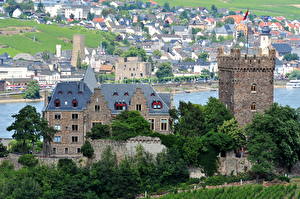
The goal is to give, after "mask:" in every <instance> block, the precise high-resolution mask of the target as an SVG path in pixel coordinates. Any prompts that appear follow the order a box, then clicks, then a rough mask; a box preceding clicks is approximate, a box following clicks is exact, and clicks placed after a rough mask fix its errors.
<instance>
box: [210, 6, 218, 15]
mask: <svg viewBox="0 0 300 199" xmlns="http://www.w3.org/2000/svg"><path fill="white" fill-rule="evenodd" d="M210 10H211V12H212V13H213V14H216V13H218V8H217V7H216V6H215V5H212V6H211V8H210Z"/></svg>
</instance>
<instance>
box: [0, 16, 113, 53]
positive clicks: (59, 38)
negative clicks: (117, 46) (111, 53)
mask: <svg viewBox="0 0 300 199" xmlns="http://www.w3.org/2000/svg"><path fill="white" fill-rule="evenodd" d="M20 26H25V27H34V28H35V29H36V32H26V33H20V34H14V35H9V36H8V35H0V45H1V46H4V48H0V53H3V52H7V53H9V54H10V55H11V56H14V55H16V54H18V53H30V54H35V53H37V52H43V51H50V52H55V45H56V44H61V45H62V49H63V50H65V49H71V48H72V42H71V40H72V37H73V35H74V34H83V35H85V36H86V39H85V43H86V46H87V47H97V46H99V44H100V42H101V41H103V40H109V41H114V40H115V36H114V34H112V33H107V32H102V31H92V30H87V29H85V28H82V27H61V26H58V25H45V24H37V23H35V22H33V21H25V20H16V19H0V28H1V29H2V28H7V27H10V28H8V29H13V27H20ZM11 27H12V28H11ZM34 38H35V40H34Z"/></svg>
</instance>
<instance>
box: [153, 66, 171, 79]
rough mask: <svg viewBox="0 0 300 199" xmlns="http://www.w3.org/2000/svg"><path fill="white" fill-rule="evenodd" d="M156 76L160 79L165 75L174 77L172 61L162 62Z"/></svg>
mask: <svg viewBox="0 0 300 199" xmlns="http://www.w3.org/2000/svg"><path fill="white" fill-rule="evenodd" d="M156 77H157V78H159V79H161V78H164V77H173V71H172V66H171V63H170V62H164V63H162V64H161V65H160V66H159V68H158V70H157V72H156Z"/></svg>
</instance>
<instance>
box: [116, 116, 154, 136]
mask: <svg viewBox="0 0 300 199" xmlns="http://www.w3.org/2000/svg"><path fill="white" fill-rule="evenodd" d="M111 126H112V136H113V137H114V138H115V139H119V140H126V139H127V138H130V137H135V136H138V135H143V134H149V133H150V132H151V130H150V124H149V122H148V121H147V120H145V118H144V117H143V116H142V115H141V114H140V112H138V111H122V112H121V113H120V114H119V115H117V117H116V118H115V119H114V120H113V121H112V124H111Z"/></svg>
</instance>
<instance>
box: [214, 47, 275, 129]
mask: <svg viewBox="0 0 300 199" xmlns="http://www.w3.org/2000/svg"><path fill="white" fill-rule="evenodd" d="M218 52H219V55H218V68H219V98H220V100H221V101H222V102H223V103H224V104H225V105H226V106H227V107H228V108H229V109H230V110H231V112H232V113H233V114H234V116H235V118H236V119H237V121H238V122H239V124H240V125H241V126H244V125H245V124H247V123H249V122H251V120H252V117H253V115H254V114H255V113H256V112H263V111H264V110H266V109H267V108H268V107H270V106H271V105H272V103H273V95H274V94H273V74H274V69H275V50H274V49H269V51H268V53H267V55H263V54H260V55H251V56H249V55H246V54H241V52H240V50H239V49H232V50H231V52H230V54H225V53H224V51H223V49H219V50H218Z"/></svg>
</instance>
